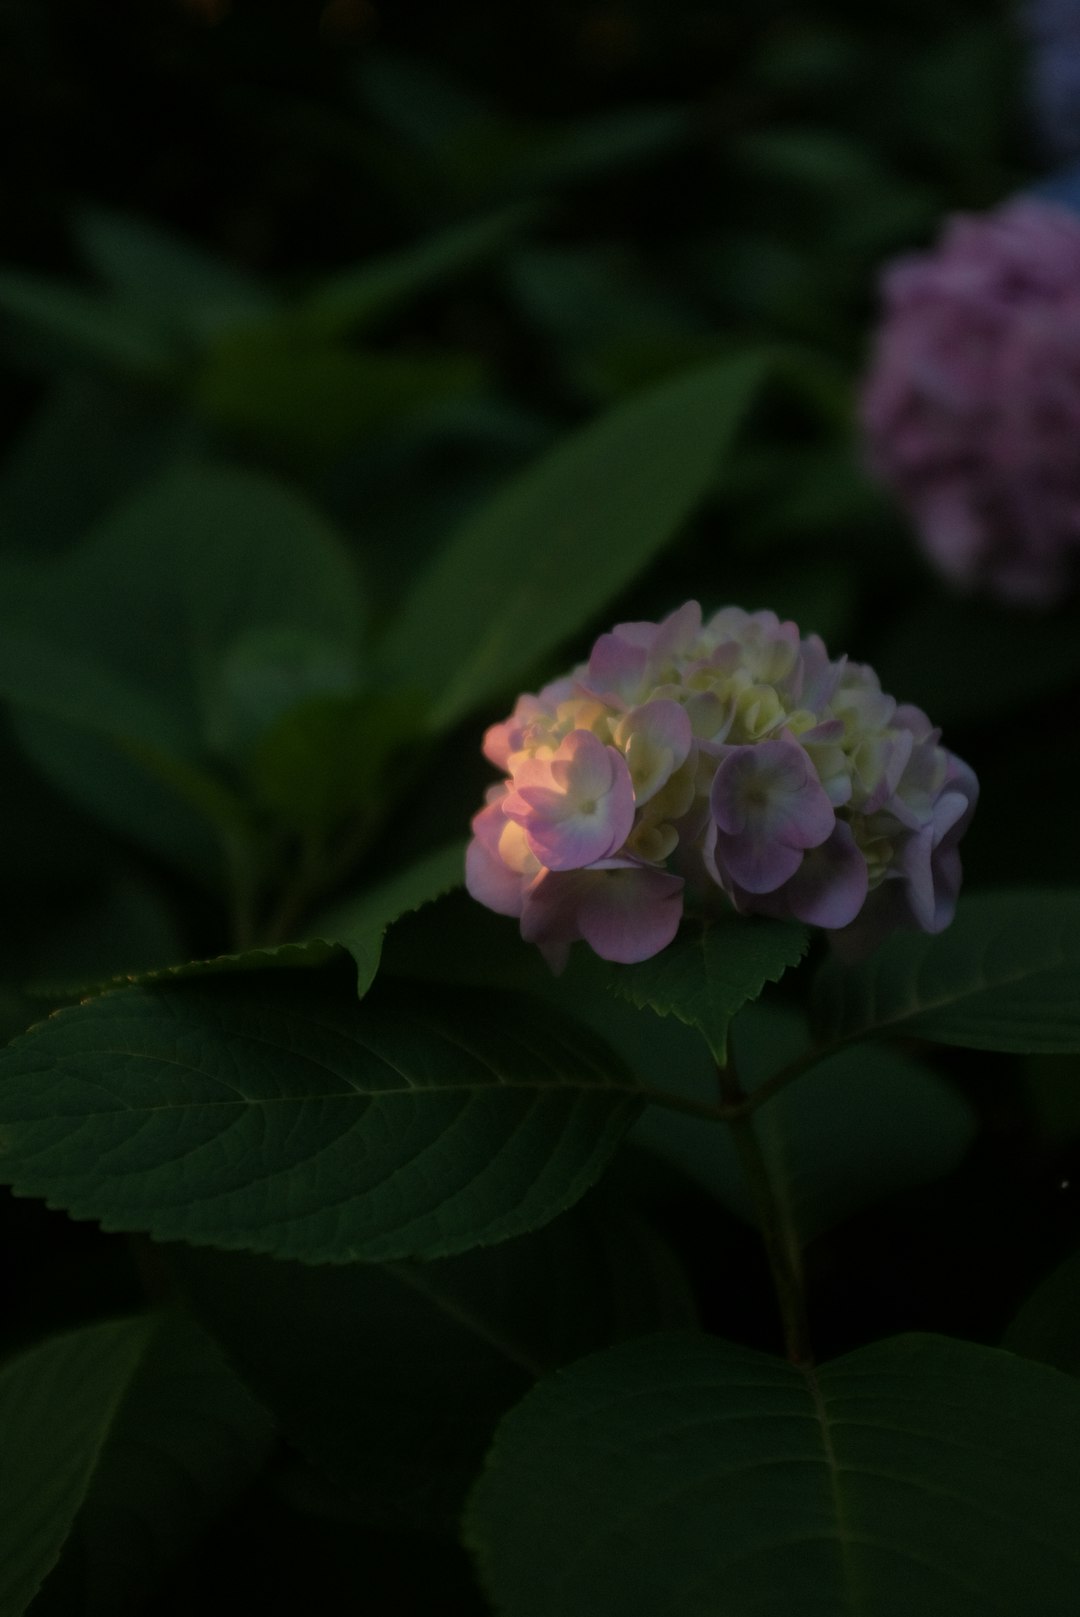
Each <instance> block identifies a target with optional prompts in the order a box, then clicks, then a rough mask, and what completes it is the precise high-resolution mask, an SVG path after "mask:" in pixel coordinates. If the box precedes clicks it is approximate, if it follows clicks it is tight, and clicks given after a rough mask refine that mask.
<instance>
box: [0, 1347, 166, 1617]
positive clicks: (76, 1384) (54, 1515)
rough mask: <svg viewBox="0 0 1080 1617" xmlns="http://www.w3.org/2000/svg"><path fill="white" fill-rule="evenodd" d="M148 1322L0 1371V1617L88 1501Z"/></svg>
mask: <svg viewBox="0 0 1080 1617" xmlns="http://www.w3.org/2000/svg"><path fill="white" fill-rule="evenodd" d="M151 1333H152V1324H151V1322H150V1321H149V1320H142V1319H137V1320H120V1321H117V1322H116V1323H115V1324H108V1325H90V1326H87V1327H85V1328H84V1329H83V1330H80V1331H72V1332H71V1333H70V1334H68V1335H66V1336H57V1337H53V1338H52V1340H51V1341H48V1342H46V1343H44V1344H43V1345H42V1346H41V1347H36V1348H32V1349H31V1350H30V1351H29V1352H28V1353H23V1354H22V1355H21V1356H20V1357H19V1358H17V1359H13V1360H11V1361H10V1362H9V1363H8V1364H6V1365H5V1366H4V1368H3V1369H2V1370H0V1426H2V1427H3V1433H4V1441H3V1444H2V1446H0V1479H2V1483H3V1486H2V1488H0V1494H2V1496H3V1500H4V1508H3V1511H2V1512H0V1612H2V1613H3V1617H20V1614H21V1613H22V1612H23V1611H25V1610H26V1607H27V1606H28V1605H29V1603H30V1601H31V1600H32V1599H33V1597H34V1595H35V1594H36V1592H37V1590H38V1588H39V1587H40V1585H41V1583H42V1581H43V1579H44V1578H45V1577H46V1576H47V1574H48V1573H49V1572H50V1571H51V1569H52V1568H53V1566H55V1564H56V1561H57V1558H58V1557H59V1554H60V1550H61V1548H62V1546H63V1543H64V1540H65V1539H66V1538H67V1536H68V1533H69V1532H70V1530H71V1524H72V1522H73V1520H74V1519H75V1513H76V1511H77V1510H78V1508H79V1506H80V1505H81V1504H82V1501H83V1499H84V1498H85V1496H86V1491H87V1489H88V1488H89V1486H90V1482H91V1479H92V1477H93V1474H94V1468H95V1466H96V1465H97V1462H98V1459H99V1457H100V1454H101V1451H102V1448H103V1446H104V1444H105V1442H106V1439H107V1438H108V1435H109V1430H110V1427H111V1425H112V1423H113V1420H114V1419H115V1416H116V1412H117V1409H118V1407H119V1405H120V1402H121V1400H122V1398H123V1395H124V1391H125V1389H126V1387H127V1385H128V1382H129V1381H130V1379H131V1377H132V1375H133V1374H134V1372H135V1369H136V1367H137V1365H138V1363H139V1360H140V1358H141V1357H142V1354H143V1353H144V1352H145V1349H146V1345H147V1343H148V1341H149V1340H150V1336H151Z"/></svg>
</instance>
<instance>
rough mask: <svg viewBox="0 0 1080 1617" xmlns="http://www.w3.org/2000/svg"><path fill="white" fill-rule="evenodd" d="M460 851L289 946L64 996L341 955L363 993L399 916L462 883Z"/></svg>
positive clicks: (97, 984) (79, 988)
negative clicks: (350, 964)
mask: <svg viewBox="0 0 1080 1617" xmlns="http://www.w3.org/2000/svg"><path fill="white" fill-rule="evenodd" d="M463 872H464V849H463V846H462V844H461V843H457V842H454V843H451V844H450V846H449V847H446V848H438V849H436V850H435V852H434V853H432V854H429V855H427V856H426V857H425V858H423V859H420V860H418V861H417V862H416V864H415V865H409V866H407V867H406V869H404V870H402V871H398V872H397V873H396V874H395V875H393V876H391V877H389V878H388V880H386V881H384V882H379V883H378V884H377V885H376V886H375V887H372V888H369V889H368V891H367V892H364V893H359V894H357V895H356V896H355V897H353V898H350V899H346V900H344V901H342V902H341V903H339V904H337V905H335V906H334V908H333V909H332V910H327V911H324V912H323V914H322V915H321V916H320V917H318V918H317V920H316V922H315V924H314V926H313V932H314V933H315V934H316V935H314V936H312V937H309V938H303V939H300V940H298V941H297V942H294V943H277V944H267V945H265V946H262V947H258V948H254V949H242V950H240V951H238V952H237V953H235V954H219V955H212V956H211V957H210V958H208V959H204V960H183V961H179V962H177V963H176V964H173V965H165V966H159V967H155V968H154V969H152V970H146V971H138V972H129V973H126V974H125V975H124V976H123V977H116V976H112V977H105V978H97V979H95V980H94V981H85V980H84V981H81V982H79V983H78V984H75V985H69V987H68V989H67V990H65V994H66V997H74V996H75V994H76V993H77V994H79V995H88V994H97V993H102V992H103V991H105V990H107V989H116V988H123V987H125V986H127V985H128V984H137V985H141V986H146V987H149V986H152V985H154V984H163V983H170V982H184V981H186V980H187V979H189V978H192V977H219V976H221V975H222V974H225V975H229V974H231V973H233V972H252V971H273V970H298V969H303V968H305V967H313V966H325V965H327V964H328V963H329V962H330V961H332V960H336V959H338V958H340V956H341V955H342V954H343V953H344V954H349V955H351V956H352V958H353V961H354V963H355V965H356V979H357V994H358V997H359V998H361V999H362V998H363V996H364V995H365V994H366V993H367V991H368V989H369V988H370V987H371V985H372V983H373V982H374V980H375V976H376V974H377V972H378V969H379V963H380V961H381V958H382V946H383V939H384V937H385V935H386V932H387V929H388V928H389V927H390V926H391V925H392V924H393V922H394V921H396V920H399V919H400V917H401V916H403V915H407V914H409V913H410V912H411V911H413V910H418V909H420V908H421V907H422V906H423V905H425V904H429V903H432V902H433V901H434V900H435V899H437V898H439V897H441V895H442V894H443V893H448V892H450V891H451V890H452V889H453V888H455V887H457V886H459V885H460V884H461V880H462V876H463Z"/></svg>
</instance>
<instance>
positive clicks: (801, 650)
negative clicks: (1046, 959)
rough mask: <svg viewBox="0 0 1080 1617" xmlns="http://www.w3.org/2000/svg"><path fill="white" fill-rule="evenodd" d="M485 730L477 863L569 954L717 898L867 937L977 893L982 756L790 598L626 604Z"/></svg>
mask: <svg viewBox="0 0 1080 1617" xmlns="http://www.w3.org/2000/svg"><path fill="white" fill-rule="evenodd" d="M484 751H485V754H486V755H487V757H488V758H489V759H490V760H491V761H492V763H494V764H495V766H496V767H497V768H498V769H500V770H502V771H503V773H504V779H503V781H502V782H501V783H500V784H498V785H496V786H493V787H492V788H491V790H490V791H489V793H488V800H487V804H486V806H485V807H484V808H482V809H481V810H480V812H479V813H478V814H477V815H476V817H475V819H474V820H473V840H472V842H471V844H470V846H469V851H468V855H467V860H466V884H467V886H468V889H469V892H470V893H471V894H472V895H473V897H474V898H477V899H479V901H480V902H481V903H482V904H485V905H487V907H488V908H489V909H492V910H495V911H496V912H497V913H498V914H500V915H512V916H514V917H516V918H517V920H518V921H519V923H520V927H521V934H522V936H523V937H524V938H525V939H526V940H527V941H528V942H531V943H536V944H537V945H538V946H539V947H540V948H541V949H542V950H543V952H544V954H545V956H546V957H547V959H548V960H549V961H550V962H551V964H552V965H553V966H554V967H555V968H556V969H559V968H560V967H561V965H562V964H563V962H564V961H565V959H566V956H567V952H568V950H569V948H570V945H571V944H572V943H575V942H578V941H583V942H585V943H587V944H588V945H589V946H590V947H591V948H592V949H594V950H595V952H596V953H597V954H598V955H600V956H602V957H603V958H604V959H605V960H615V961H622V962H626V963H632V962H634V961H639V960H646V959H648V958H650V957H651V956H652V955H654V954H658V953H659V952H660V950H661V949H663V948H665V947H666V946H667V945H668V944H669V943H670V942H671V941H672V939H673V938H674V936H675V934H676V932H677V931H678V927H679V921H680V919H681V916H682V911H683V903H684V898H685V896H686V894H687V893H688V892H689V893H690V894H691V895H692V896H693V897H694V898H695V900H696V901H697V902H698V903H699V904H703V905H706V906H707V905H708V904H710V903H717V902H719V903H727V904H728V905H729V906H731V907H734V909H736V910H738V911H739V912H741V913H743V914H759V915H771V916H778V917H794V918H796V919H799V920H802V921H805V922H807V923H809V924H811V925H814V926H820V927H824V928H826V929H828V930H829V931H830V932H831V933H833V934H835V935H836V937H837V940H838V941H839V942H840V943H841V945H842V946H845V947H847V948H849V949H851V948H854V949H859V948H862V947H865V946H866V945H867V944H868V943H872V942H874V941H876V940H877V939H878V938H879V937H880V936H881V935H883V933H884V932H887V931H889V930H891V929H892V928H894V927H896V926H913V927H919V928H921V929H923V930H924V931H928V932H937V931H940V930H941V929H942V928H943V927H945V926H947V925H948V924H949V922H950V921H951V919H952V916H953V913H954V911H955V908H956V898H957V893H958V891H959V886H960V857H959V852H958V846H957V845H958V843H959V840H960V838H961V836H962V835H963V832H964V830H965V829H966V827H967V825H968V822H969V821H970V819H971V816H972V813H973V812H974V808H975V801H976V798H977V796H978V785H977V782H976V779H975V776H974V774H973V773H972V771H971V770H970V769H969V768H968V766H967V765H966V764H965V763H963V762H962V761H961V760H960V759H959V758H956V757H954V755H953V754H952V753H950V752H948V751H947V750H946V749H945V748H944V747H942V746H941V744H940V734H939V732H938V731H937V730H935V729H934V728H933V726H932V725H931V723H930V721H929V719H928V718H927V717H926V715H925V714H924V713H922V712H920V711H919V709H918V708H914V707H910V706H899V705H898V704H897V703H896V702H895V701H894V700H893V698H892V697H891V696H888V695H886V694H885V693H884V692H883V691H882V690H881V687H880V685H879V683H878V680H877V676H876V675H875V674H874V672H873V670H872V669H870V668H867V667H863V666H861V665H859V664H857V663H849V662H847V661H846V659H844V658H840V659H838V660H832V659H830V657H829V655H828V653H827V651H826V649H825V646H824V645H823V643H822V642H821V640H820V639H819V638H818V637H817V636H816V635H809V636H806V637H803V636H801V635H800V633H799V630H798V629H797V627H796V626H795V624H793V623H782V622H781V621H780V620H779V619H778V618H777V617H776V616H775V614H774V613H772V612H754V613H747V612H744V611H742V610H741V609H740V608H738V607H725V608H724V609H723V610H722V611H720V612H717V613H716V614H715V615H714V616H713V617H712V618H710V619H709V621H708V622H707V623H705V622H703V621H702V616H701V609H700V607H699V606H698V605H697V603H696V602H695V601H689V602H687V603H686V605H685V606H682V607H680V608H679V610H678V611H677V612H673V613H672V614H671V615H670V616H669V617H667V618H665V619H664V620H663V621H662V622H661V623H625V624H619V625H618V626H617V627H616V628H615V629H614V630H613V631H612V632H611V634H606V635H601V636H600V638H599V640H598V641H597V642H596V645H595V646H594V648H593V651H592V655H591V656H590V658H589V660H588V661H587V662H586V663H583V664H582V665H581V666H580V667H579V668H577V669H575V670H574V672H573V673H572V674H570V675H569V676H567V677H566V678H565V679H560V680H557V681H555V682H554V683H552V684H551V685H547V686H545V687H544V689H543V690H542V691H541V692H540V693H539V695H536V696H534V695H531V694H530V695H524V696H522V697H520V698H519V699H518V702H517V705H516V707H515V709H514V712H513V713H512V714H511V715H510V717H509V718H508V719H506V720H505V721H504V722H503V723H501V724H496V725H493V726H492V727H491V729H490V730H489V731H488V732H487V735H486V736H485V738H484Z"/></svg>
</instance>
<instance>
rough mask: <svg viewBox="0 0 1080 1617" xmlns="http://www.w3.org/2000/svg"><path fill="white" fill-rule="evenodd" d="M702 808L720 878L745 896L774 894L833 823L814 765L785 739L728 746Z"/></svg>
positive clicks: (798, 748) (831, 812) (832, 811)
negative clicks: (705, 808) (709, 819)
mask: <svg viewBox="0 0 1080 1617" xmlns="http://www.w3.org/2000/svg"><path fill="white" fill-rule="evenodd" d="M709 805H710V809H711V812H712V818H713V823H714V825H715V828H716V833H715V839H714V841H713V859H714V861H715V864H716V867H717V870H718V872H719V873H720V877H721V879H723V878H724V877H727V878H729V879H730V880H731V881H733V882H734V883H735V884H736V885H737V886H739V887H741V888H743V889H745V890H746V891H747V892H750V893H771V892H773V891H775V889H776V888H777V887H779V886H780V884H781V883H782V882H785V881H787V880H788V878H789V877H790V876H793V875H794V873H795V871H796V870H797V869H798V868H799V864H800V862H801V856H802V852H803V850H804V849H806V848H815V847H817V846H818V844H819V843H822V842H824V841H825V838H826V837H827V836H828V835H829V833H830V832H831V831H832V828H833V826H834V824H835V823H836V814H835V812H834V810H833V806H832V804H831V803H830V801H829V798H828V795H827V793H826V792H825V791H824V789H823V787H822V785H821V782H820V781H819V780H818V778H817V773H816V771H815V769H814V767H813V764H812V763H811V762H810V759H809V758H808V757H807V755H806V753H805V752H804V751H803V750H802V748H801V747H800V746H799V745H798V743H797V742H795V741H794V740H790V739H780V740H776V741H762V742H759V743H758V745H757V746H742V747H732V748H731V749H730V751H729V752H728V753H727V755H726V756H725V757H724V758H722V759H721V761H720V764H719V766H718V768H717V771H716V776H715V778H714V780H713V785H712V791H711V793H710V797H709Z"/></svg>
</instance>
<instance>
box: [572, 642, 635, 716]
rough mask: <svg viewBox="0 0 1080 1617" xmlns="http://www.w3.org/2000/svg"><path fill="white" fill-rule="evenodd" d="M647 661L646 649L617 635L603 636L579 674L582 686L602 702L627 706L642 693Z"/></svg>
mask: <svg viewBox="0 0 1080 1617" xmlns="http://www.w3.org/2000/svg"><path fill="white" fill-rule="evenodd" d="M628 627H631V625H628ZM648 662H649V653H648V650H647V649H646V647H645V646H640V645H635V643H634V642H633V641H632V640H625V639H624V638H623V637H622V635H620V634H602V635H601V636H600V638H599V640H598V641H597V642H596V644H595V646H594V647H593V649H592V656H591V657H590V658H589V661H588V664H587V665H586V667H585V668H584V670H583V671H582V674H581V683H582V685H583V686H584V688H585V689H586V690H587V691H588V692H589V693H590V694H591V695H593V696H598V697H599V698H600V699H601V701H604V702H611V703H613V704H614V705H615V706H617V707H630V706H631V705H632V704H633V703H634V702H635V701H636V700H637V698H638V696H639V694H640V692H641V688H642V685H643V683H644V680H645V670H646V667H647V666H648Z"/></svg>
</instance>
